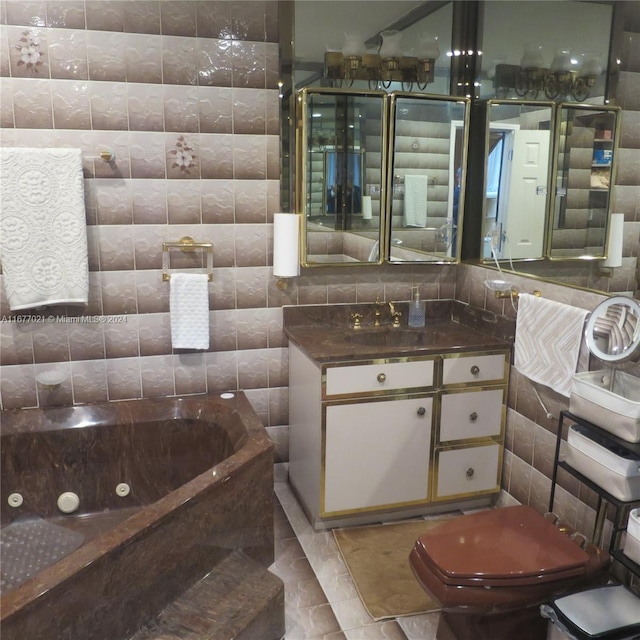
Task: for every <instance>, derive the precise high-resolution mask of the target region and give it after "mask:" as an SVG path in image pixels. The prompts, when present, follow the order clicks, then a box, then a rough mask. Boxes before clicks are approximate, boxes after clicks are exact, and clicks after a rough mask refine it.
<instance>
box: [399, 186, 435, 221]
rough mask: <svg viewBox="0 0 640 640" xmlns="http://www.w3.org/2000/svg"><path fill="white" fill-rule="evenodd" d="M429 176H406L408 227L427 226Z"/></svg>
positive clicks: (405, 196) (405, 206) (406, 217)
mask: <svg viewBox="0 0 640 640" xmlns="http://www.w3.org/2000/svg"><path fill="white" fill-rule="evenodd" d="M428 184H429V179H428V178H427V176H414V175H406V176H405V177H404V224H405V226H407V227H426V226H427V186H428Z"/></svg>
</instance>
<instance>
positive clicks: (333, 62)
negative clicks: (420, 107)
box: [324, 31, 440, 91]
mask: <svg viewBox="0 0 640 640" xmlns="http://www.w3.org/2000/svg"><path fill="white" fill-rule="evenodd" d="M401 36H402V32H400V31H383V32H381V34H380V37H381V38H382V44H381V46H380V49H379V52H378V53H369V52H367V51H366V48H365V45H364V42H363V41H362V40H361V39H360V41H358V39H359V38H361V37H360V36H358V35H357V34H346V36H345V43H344V45H343V47H342V50H341V51H327V52H325V56H324V62H325V64H324V75H325V77H326V78H328V79H329V80H331V81H332V82H333V83H334V85H335V86H337V87H342V86H346V87H350V86H352V85H353V82H354V80H366V81H367V82H368V84H369V88H370V89H375V88H379V87H380V86H382V87H384V88H388V87H389V86H390V85H391V83H392V82H400V83H401V84H402V89H403V90H404V91H411V90H412V89H413V85H414V84H415V85H417V86H418V88H419V89H420V90H424V89H426V87H427V85H428V84H429V83H432V82H433V80H434V77H435V62H436V60H437V59H438V58H439V57H440V49H439V47H438V43H437V37H436V36H423V37H422V38H421V40H420V44H419V46H418V50H417V52H416V53H415V54H414V55H403V54H402V50H401V47H400V40H401Z"/></svg>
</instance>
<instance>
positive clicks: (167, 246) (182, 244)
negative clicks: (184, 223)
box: [162, 236, 213, 282]
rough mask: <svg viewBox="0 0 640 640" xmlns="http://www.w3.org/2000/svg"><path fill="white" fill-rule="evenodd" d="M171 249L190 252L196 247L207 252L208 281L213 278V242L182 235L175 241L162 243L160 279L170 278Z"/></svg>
mask: <svg viewBox="0 0 640 640" xmlns="http://www.w3.org/2000/svg"><path fill="white" fill-rule="evenodd" d="M171 249H180V250H181V251H182V252H183V253H191V252H192V251H196V250H197V249H202V250H204V251H206V253H207V276H208V279H209V282H211V281H212V280H213V243H211V242H195V240H194V239H193V238H192V237H190V236H183V237H182V238H180V240H178V241H177V242H163V243H162V281H163V282H168V281H169V280H171V274H170V273H169V251H171Z"/></svg>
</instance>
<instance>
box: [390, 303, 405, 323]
mask: <svg viewBox="0 0 640 640" xmlns="http://www.w3.org/2000/svg"><path fill="white" fill-rule="evenodd" d="M389 311H391V317H392V318H393V322H392V323H391V326H392V327H394V328H398V327H399V326H400V316H402V312H401V311H396V306H395V305H394V304H393V302H389Z"/></svg>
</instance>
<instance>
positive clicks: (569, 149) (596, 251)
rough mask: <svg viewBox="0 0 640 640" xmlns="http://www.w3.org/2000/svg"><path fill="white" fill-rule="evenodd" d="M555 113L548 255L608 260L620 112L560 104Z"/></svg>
mask: <svg viewBox="0 0 640 640" xmlns="http://www.w3.org/2000/svg"><path fill="white" fill-rule="evenodd" d="M557 109H558V115H557V125H556V140H555V157H554V171H555V193H554V199H553V206H552V217H551V218H550V220H549V234H548V245H547V251H546V255H547V256H548V257H549V258H550V259H551V260H572V259H574V260H592V259H604V258H606V254H607V235H608V229H609V208H610V203H611V189H612V187H613V185H614V183H615V169H616V153H615V150H616V148H617V146H618V144H617V143H618V135H619V133H618V129H619V127H618V114H619V112H620V107H612V106H599V105H588V104H575V103H561V104H559V105H558V106H557Z"/></svg>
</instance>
